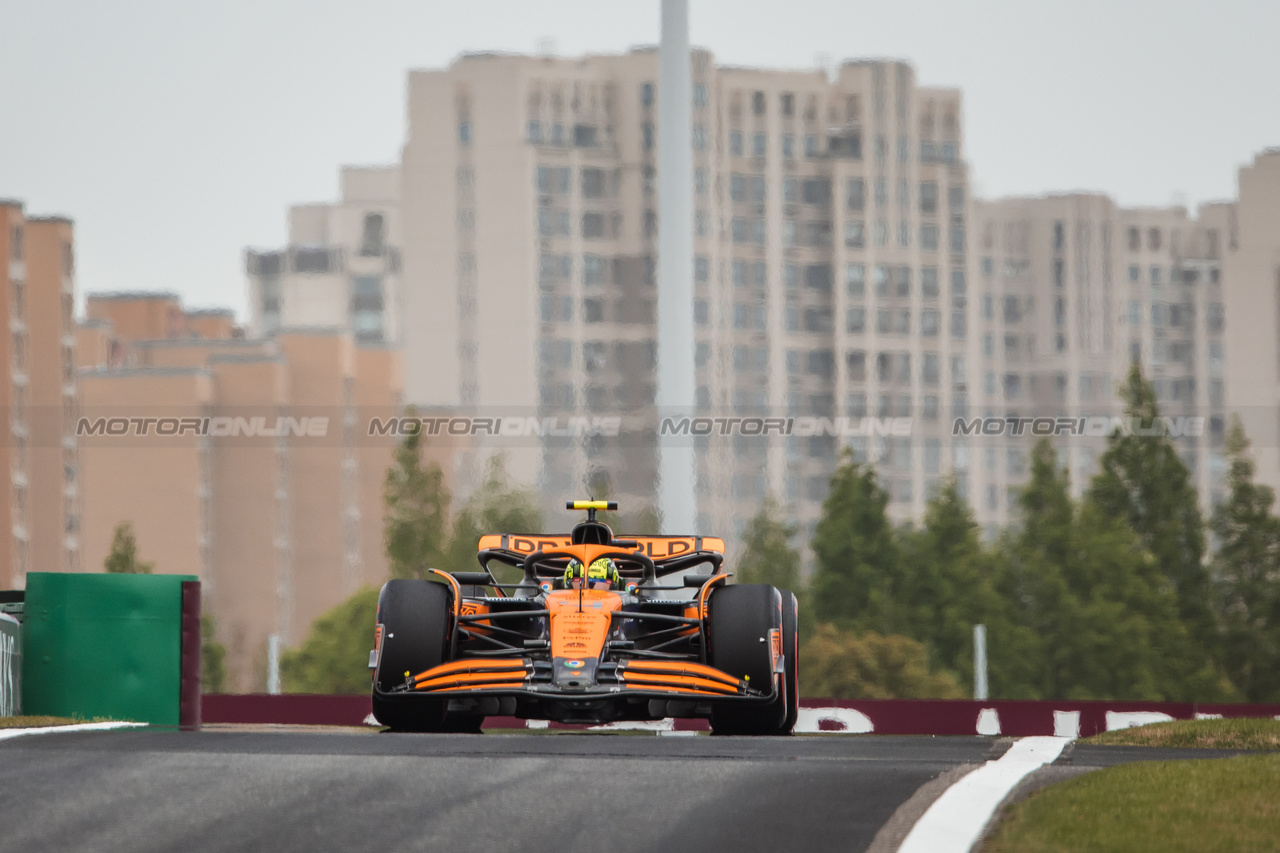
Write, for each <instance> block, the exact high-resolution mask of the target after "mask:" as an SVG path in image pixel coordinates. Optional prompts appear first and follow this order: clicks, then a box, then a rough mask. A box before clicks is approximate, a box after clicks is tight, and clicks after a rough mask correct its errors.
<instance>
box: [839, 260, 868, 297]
mask: <svg viewBox="0 0 1280 853" xmlns="http://www.w3.org/2000/svg"><path fill="white" fill-rule="evenodd" d="M866 279H867V268H866V266H864V265H863V264H845V267H844V284H845V289H846V290H847V292H848V294H849V296H850V297H851V298H854V299H861V298H862V296H863V293H864V292H865V286H866Z"/></svg>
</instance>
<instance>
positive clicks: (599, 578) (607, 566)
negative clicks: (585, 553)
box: [564, 557, 622, 589]
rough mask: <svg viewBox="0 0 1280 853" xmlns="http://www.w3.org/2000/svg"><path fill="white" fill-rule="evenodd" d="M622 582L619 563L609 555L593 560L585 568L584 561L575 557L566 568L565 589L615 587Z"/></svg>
mask: <svg viewBox="0 0 1280 853" xmlns="http://www.w3.org/2000/svg"><path fill="white" fill-rule="evenodd" d="M621 582H622V576H621V575H620V574H619V573H618V566H617V564H616V563H614V561H613V560H611V559H609V558H608V557H598V558H597V559H595V560H592V561H591V565H590V566H587V567H586V568H585V569H584V567H583V565H582V561H581V560H578V559H577V558H574V559H572V560H570V561H569V565H568V567H567V568H566V569H565V570H564V588H565V589H613V586H614V584H620V583H621Z"/></svg>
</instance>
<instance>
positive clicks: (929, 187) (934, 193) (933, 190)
mask: <svg viewBox="0 0 1280 853" xmlns="http://www.w3.org/2000/svg"><path fill="white" fill-rule="evenodd" d="M920 212H921V213H937V212H938V184H937V182H936V181H921V182H920Z"/></svg>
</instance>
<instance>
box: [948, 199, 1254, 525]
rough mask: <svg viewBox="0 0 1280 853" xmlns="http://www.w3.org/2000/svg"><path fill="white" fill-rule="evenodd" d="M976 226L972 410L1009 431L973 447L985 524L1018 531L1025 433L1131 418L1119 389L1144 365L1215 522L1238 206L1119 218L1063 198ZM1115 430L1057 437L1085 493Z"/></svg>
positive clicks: (980, 217)
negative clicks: (1051, 423)
mask: <svg viewBox="0 0 1280 853" xmlns="http://www.w3.org/2000/svg"><path fill="white" fill-rule="evenodd" d="M975 225H976V231H975V236H976V243H975V249H974V251H975V253H976V256H977V265H978V274H977V278H976V281H975V288H974V293H975V299H976V304H977V309H978V311H977V317H976V320H975V328H974V331H975V342H976V343H977V344H978V353H977V355H976V358H975V360H974V362H973V370H972V373H973V377H974V390H973V394H972V399H973V403H974V407H975V414H976V415H980V416H981V417H984V418H996V419H1005V420H1006V423H1007V425H1006V427H1005V428H1004V430H1003V431H1002V432H1000V433H999V434H995V435H987V436H982V437H979V438H977V439H975V446H974V450H975V458H974V464H973V466H972V467H973V480H974V483H975V486H976V488H975V490H974V492H973V494H972V495H971V500H972V501H973V503H974V505H975V509H976V510H977V512H978V514H979V517H980V518H982V519H983V521H984V522H986V523H987V524H988V525H989V526H990V528H991V530H994V528H995V526H997V525H1004V524H1008V523H1009V522H1010V521H1011V520H1012V518H1013V511H1014V510H1015V508H1016V495H1017V491H1018V489H1019V488H1020V487H1021V486H1022V485H1023V484H1024V483H1025V482H1026V479H1027V475H1028V470H1027V452H1028V450H1029V449H1030V447H1031V444H1032V442H1034V441H1035V436H1034V435H1033V434H1032V430H1031V428H1030V426H1028V425H1025V424H1024V426H1023V427H1022V428H1021V430H1017V429H1016V428H1015V427H1013V425H1012V424H1013V423H1014V422H1015V420H1016V419H1019V418H1022V419H1026V418H1037V417H1039V418H1058V417H1067V418H1080V417H1100V418H1107V417H1114V416H1119V415H1120V414H1122V410H1123V404H1122V402H1121V401H1120V399H1119V397H1118V394H1117V390H1118V387H1119V385H1120V384H1121V383H1123V382H1124V381H1125V378H1126V376H1127V375H1128V371H1129V366H1130V364H1131V363H1132V362H1133V361H1134V360H1138V361H1140V363H1141V364H1142V367H1143V371H1144V373H1145V374H1146V375H1147V376H1148V377H1149V378H1150V379H1151V380H1152V382H1153V384H1154V386H1155V390H1156V395H1157V398H1158V400H1159V404H1160V409H1161V413H1162V415H1165V416H1168V417H1171V418H1173V419H1175V425H1174V426H1173V428H1172V431H1173V432H1175V433H1177V434H1175V435H1174V436H1173V437H1174V440H1175V443H1176V445H1177V446H1178V448H1179V451H1180V453H1181V455H1182V458H1183V461H1184V462H1186V464H1187V466H1188V467H1189V468H1190V470H1191V472H1192V476H1193V482H1194V483H1195V485H1196V486H1197V488H1198V489H1199V492H1200V496H1201V500H1202V503H1203V505H1204V506H1203V508H1204V509H1205V510H1206V511H1208V510H1209V509H1210V508H1211V506H1212V504H1213V503H1214V502H1215V500H1216V498H1217V497H1218V496H1220V492H1221V488H1222V476H1223V474H1224V472H1225V468H1224V461H1223V457H1222V447H1223V439H1224V425H1225V422H1226V418H1225V412H1226V400H1225V367H1224V344H1225V340H1224V338H1225V336H1224V307H1223V306H1224V291H1225V287H1224V284H1223V252H1224V247H1225V246H1226V241H1227V240H1228V239H1229V235H1230V206H1229V205H1223V204H1213V205H1204V206H1202V207H1201V208H1200V210H1199V211H1198V216H1196V217H1194V218H1193V217H1191V216H1189V215H1188V213H1187V211H1186V210H1185V209H1184V208H1168V209H1156V208H1132V209H1130V208H1121V207H1119V206H1117V205H1116V204H1115V203H1114V202H1113V201H1112V200H1111V199H1109V198H1108V197H1106V196H1104V195H1099V194H1065V195H1051V196H1044V197H1038V198H1014V199H1001V200H994V201H981V202H978V203H977V205H976V207H975ZM1180 418H1181V419H1183V420H1180V421H1179V420H1178V419H1180ZM1197 418H1199V419H1201V420H1200V421H1198V424H1199V426H1196V423H1197V422H1194V421H1193V420H1191V419H1197ZM1008 419H1013V420H1008ZM1109 431H1110V430H1102V431H1097V432H1098V433H1100V434H1094V435H1091V436H1090V435H1083V436H1070V435H1058V436H1055V443H1056V444H1057V445H1058V447H1059V448H1060V454H1061V457H1062V461H1063V463H1064V464H1065V465H1066V467H1067V470H1068V472H1069V473H1070V476H1071V485H1072V489H1073V491H1074V492H1075V493H1076V494H1079V493H1080V492H1082V491H1083V490H1084V489H1085V488H1086V487H1087V486H1088V483H1089V480H1090V478H1091V477H1092V476H1093V475H1094V473H1096V471H1097V462H1098V458H1099V456H1100V455H1101V453H1102V452H1103V450H1105V447H1106V433H1107V432H1109ZM1018 432H1021V434H1018Z"/></svg>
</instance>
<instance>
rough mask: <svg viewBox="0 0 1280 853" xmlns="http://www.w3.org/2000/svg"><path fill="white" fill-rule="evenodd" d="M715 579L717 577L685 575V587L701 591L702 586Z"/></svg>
mask: <svg viewBox="0 0 1280 853" xmlns="http://www.w3.org/2000/svg"><path fill="white" fill-rule="evenodd" d="M713 577H715V575H685V576H684V585H685V586H686V587H691V588H693V589H701V588H702V585H703V584H704V583H706V582H707V581H709V580H711V579H712V578H713Z"/></svg>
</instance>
